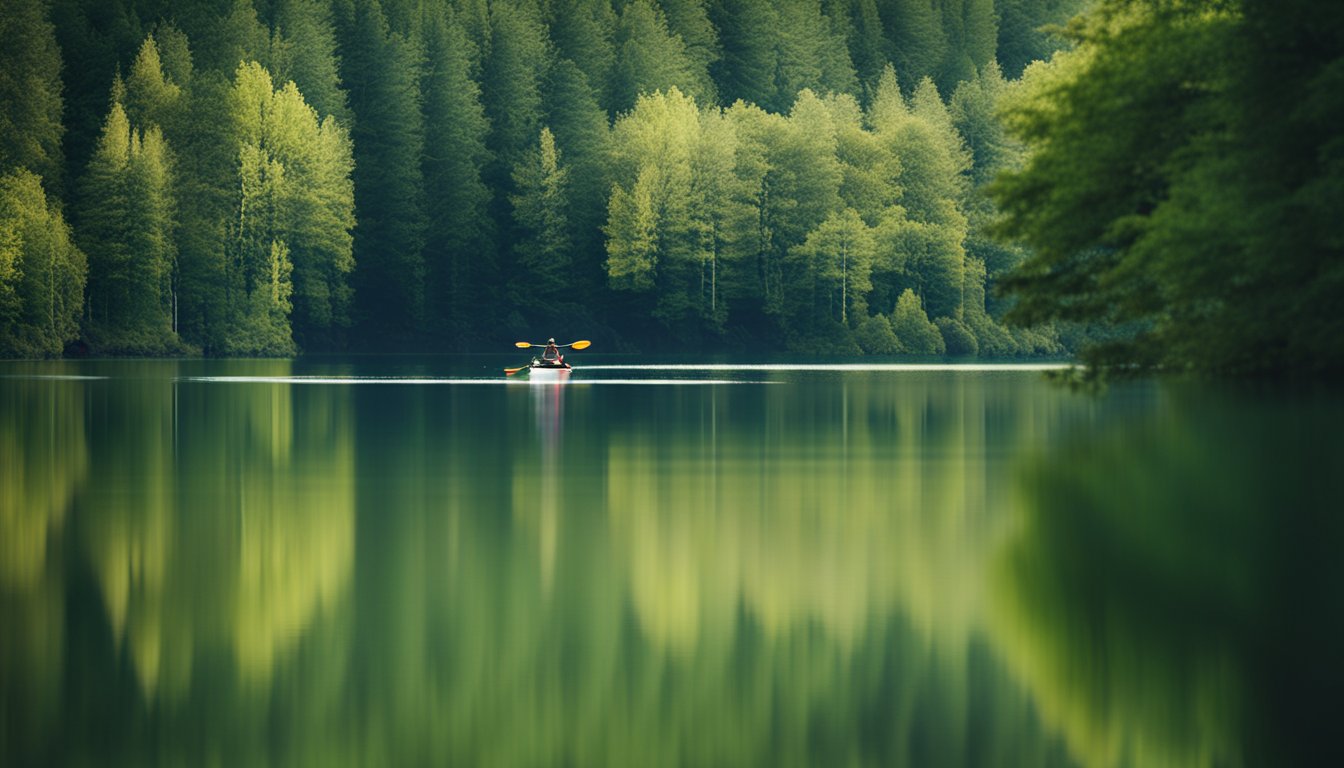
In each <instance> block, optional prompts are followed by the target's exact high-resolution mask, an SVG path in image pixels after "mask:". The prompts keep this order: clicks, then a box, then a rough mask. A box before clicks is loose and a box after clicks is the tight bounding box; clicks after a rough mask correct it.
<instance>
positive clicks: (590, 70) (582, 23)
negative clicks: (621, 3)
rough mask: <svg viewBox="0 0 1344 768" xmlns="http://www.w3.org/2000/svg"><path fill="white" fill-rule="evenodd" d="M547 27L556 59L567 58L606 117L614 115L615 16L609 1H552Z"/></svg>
mask: <svg viewBox="0 0 1344 768" xmlns="http://www.w3.org/2000/svg"><path fill="white" fill-rule="evenodd" d="M550 9H551V13H550V16H549V27H550V30H551V40H552V41H553V42H554V43H555V48H556V56H557V59H562V60H563V59H568V60H569V61H571V62H573V64H574V65H575V66H577V67H578V68H579V70H580V71H581V72H583V75H584V77H585V78H586V79H587V83H588V87H589V88H591V89H592V90H593V92H594V93H595V94H596V95H597V98H598V103H600V104H601V105H602V108H603V109H605V110H607V112H608V114H613V115H614V114H615V113H616V103H615V96H614V94H613V93H612V92H611V88H610V86H611V85H612V80H613V77H612V72H613V68H614V67H615V65H616V43H615V36H616V14H615V12H614V11H612V9H611V2H610V0H554V1H553V2H552V3H550Z"/></svg>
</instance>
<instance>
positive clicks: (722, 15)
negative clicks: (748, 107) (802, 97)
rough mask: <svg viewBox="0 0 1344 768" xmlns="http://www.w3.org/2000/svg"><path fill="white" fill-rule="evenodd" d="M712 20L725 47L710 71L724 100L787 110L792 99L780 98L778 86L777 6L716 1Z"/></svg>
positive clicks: (765, 0) (760, 0)
mask: <svg viewBox="0 0 1344 768" xmlns="http://www.w3.org/2000/svg"><path fill="white" fill-rule="evenodd" d="M709 17H710V20H712V21H713V22H714V26H715V28H716V29H718V31H719V42H720V44H721V45H722V46H723V58H721V59H720V60H719V61H718V62H717V63H716V65H715V66H714V67H712V68H711V70H710V74H712V75H713V77H714V82H715V84H716V85H717V87H718V93H719V97H720V101H721V102H722V103H724V104H732V103H733V102H735V101H737V100H739V99H741V100H743V101H746V102H747V103H750V104H757V105H759V106H762V107H765V108H766V109H771V110H775V111H783V110H784V109H786V108H787V107H788V106H789V104H790V103H791V102H790V100H789V98H788V97H785V99H784V100H781V99H780V98H779V94H778V89H777V87H776V83H775V71H776V69H777V68H778V52H777V37H778V34H779V32H778V30H779V14H778V13H777V12H776V10H775V7H774V4H773V3H771V2H770V0H713V1H712V2H711V3H710V6H709ZM789 96H792V94H790V95H789Z"/></svg>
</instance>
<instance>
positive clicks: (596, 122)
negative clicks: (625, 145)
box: [545, 59, 611, 309]
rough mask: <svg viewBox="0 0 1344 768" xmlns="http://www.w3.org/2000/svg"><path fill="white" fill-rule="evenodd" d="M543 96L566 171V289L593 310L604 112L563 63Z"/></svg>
mask: <svg viewBox="0 0 1344 768" xmlns="http://www.w3.org/2000/svg"><path fill="white" fill-rule="evenodd" d="M545 95H546V103H545V106H546V122H547V125H549V126H550V129H551V132H552V133H553V134H555V145H556V148H557V149H558V150H559V152H560V154H561V155H562V156H563V157H564V158H565V164H566V165H567V166H568V167H569V169H570V171H571V172H570V175H569V207H568V218H569V224H570V241H571V242H572V243H573V251H574V253H573V261H572V271H571V273H570V288H571V291H572V293H573V294H574V298H575V300H577V301H580V302H582V303H583V304H584V306H586V307H589V308H590V309H597V308H599V306H600V305H601V304H602V303H603V302H602V298H603V297H601V296H600V295H599V293H600V291H601V288H602V286H603V285H604V284H605V283H606V275H605V272H604V270H603V267H602V262H603V261H604V259H605V244H604V242H603V236H602V229H601V227H602V224H603V222H605V221H606V217H607V196H608V195H609V194H610V193H611V168H610V162H609V153H610V151H611V135H610V129H609V127H608V125H607V113H606V112H605V111H604V110H603V109H602V107H601V106H599V104H598V101H597V97H596V95H595V93H594V91H593V89H592V88H591V87H589V83H588V79H587V78H586V77H585V76H584V74H583V72H582V71H581V70H580V69H579V68H578V67H577V66H576V65H575V64H573V63H572V62H570V61H569V60H567V59H561V60H560V61H558V62H556V64H555V66H553V67H552V68H551V72H550V76H549V78H548V79H547V84H546V88H545Z"/></svg>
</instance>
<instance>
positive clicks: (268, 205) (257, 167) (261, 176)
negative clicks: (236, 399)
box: [224, 62, 354, 355]
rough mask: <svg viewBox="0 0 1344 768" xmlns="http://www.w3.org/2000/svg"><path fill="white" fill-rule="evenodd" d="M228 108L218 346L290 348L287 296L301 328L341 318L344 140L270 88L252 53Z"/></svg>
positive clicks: (333, 127) (315, 329)
mask: <svg viewBox="0 0 1344 768" xmlns="http://www.w3.org/2000/svg"><path fill="white" fill-rule="evenodd" d="M230 112H231V117H232V120H233V133H234V135H235V136H237V137H238V142H239V143H238V144H237V145H236V146H238V162H239V164H238V167H237V168H238V170H237V173H238V186H237V190H238V191H237V192H236V193H235V195H234V197H233V200H232V214H231V215H230V219H229V223H228V225H227V228H226V242H225V257H226V261H225V266H224V281H225V296H226V307H225V312H226V318H227V320H226V323H227V328H228V330H227V332H226V333H225V338H224V348H225V350H226V351H228V352H230V353H232V354H261V355H284V354H293V352H294V350H295V345H294V341H293V338H292V331H291V324H290V314H291V311H293V310H295V308H296V302H295V301H294V299H296V298H297V299H298V302H297V306H298V308H299V309H300V311H299V312H296V313H295V325H296V326H297V327H299V328H301V329H302V330H303V332H304V333H306V334H310V335H311V334H317V333H321V332H323V331H329V330H330V329H331V328H332V327H333V326H340V325H342V324H344V322H345V321H346V320H345V308H346V301H347V299H348V294H347V292H346V290H345V275H346V274H347V273H349V272H350V270H351V268H352V267H353V263H352V260H351V249H352V243H351V239H350V234H349V233H350V228H351V227H352V226H353V225H354V216H353V190H352V188H351V185H350V172H351V164H352V161H351V148H350V141H349V138H348V137H347V136H346V134H345V131H344V129H343V128H341V127H340V126H339V124H337V123H336V122H335V120H334V119H332V118H327V120H325V121H323V122H322V123H319V122H318V118H317V113H316V112H315V111H313V109H312V108H311V107H309V106H308V105H307V104H306V103H305V102H304V101H303V96H302V95H301V94H300V93H299V92H298V89H297V88H296V87H295V86H294V84H293V83H292V82H291V83H289V84H287V85H285V86H284V87H283V88H281V89H280V90H278V91H276V90H274V89H273V85H272V82H271V78H270V75H269V74H268V73H267V72H266V70H265V69H263V68H262V67H261V66H260V65H259V64H257V63H255V62H251V63H248V64H245V65H243V66H242V67H240V68H239V70H238V74H237V76H236V78H235V83H234V87H233V89H232V91H231V92H230ZM296 289H297V291H296Z"/></svg>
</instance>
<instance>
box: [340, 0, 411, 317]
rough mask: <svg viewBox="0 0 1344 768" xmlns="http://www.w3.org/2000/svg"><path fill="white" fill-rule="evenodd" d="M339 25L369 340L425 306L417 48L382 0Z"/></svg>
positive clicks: (361, 1) (358, 304) (359, 283)
mask: <svg viewBox="0 0 1344 768" xmlns="http://www.w3.org/2000/svg"><path fill="white" fill-rule="evenodd" d="M352 11H353V14H352V15H351V16H350V17H349V19H348V22H344V23H342V25H341V26H342V27H343V28H341V29H339V33H340V37H341V79H342V81H343V82H344V83H345V85H346V87H347V89H348V92H349V94H350V107H351V110H352V112H353V113H354V127H353V129H352V130H351V138H352V139H353V141H354V153H355V166H354V167H355V170H354V181H355V216H356V219H357V220H358V222H359V225H358V227H356V229H355V245H354V248H355V272H354V285H355V309H356V320H357V322H358V323H359V324H360V326H361V329H362V332H363V335H364V338H365V340H366V341H370V342H371V341H376V340H383V339H388V338H400V339H404V338H405V334H407V333H408V332H416V331H418V330H419V329H420V326H421V322H422V319H423V310H424V276H425V274H424V273H425V266H424V261H423V254H422V248H423V245H424V237H425V226H426V220H425V190H424V178H423V175H422V173H423V172H422V170H421V159H422V157H423V155H424V141H425V129H424V122H423V120H424V118H423V114H422V112H421V104H420V83H419V76H420V63H419V58H418V51H417V50H416V48H415V46H414V45H413V44H412V43H411V42H410V41H409V40H407V39H405V38H403V37H401V36H399V35H395V34H393V33H391V32H389V31H388V26H387V21H386V19H385V18H384V16H383V12H382V8H381V6H380V5H379V3H378V0H356V2H355V4H354V7H353V9H352Z"/></svg>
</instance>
